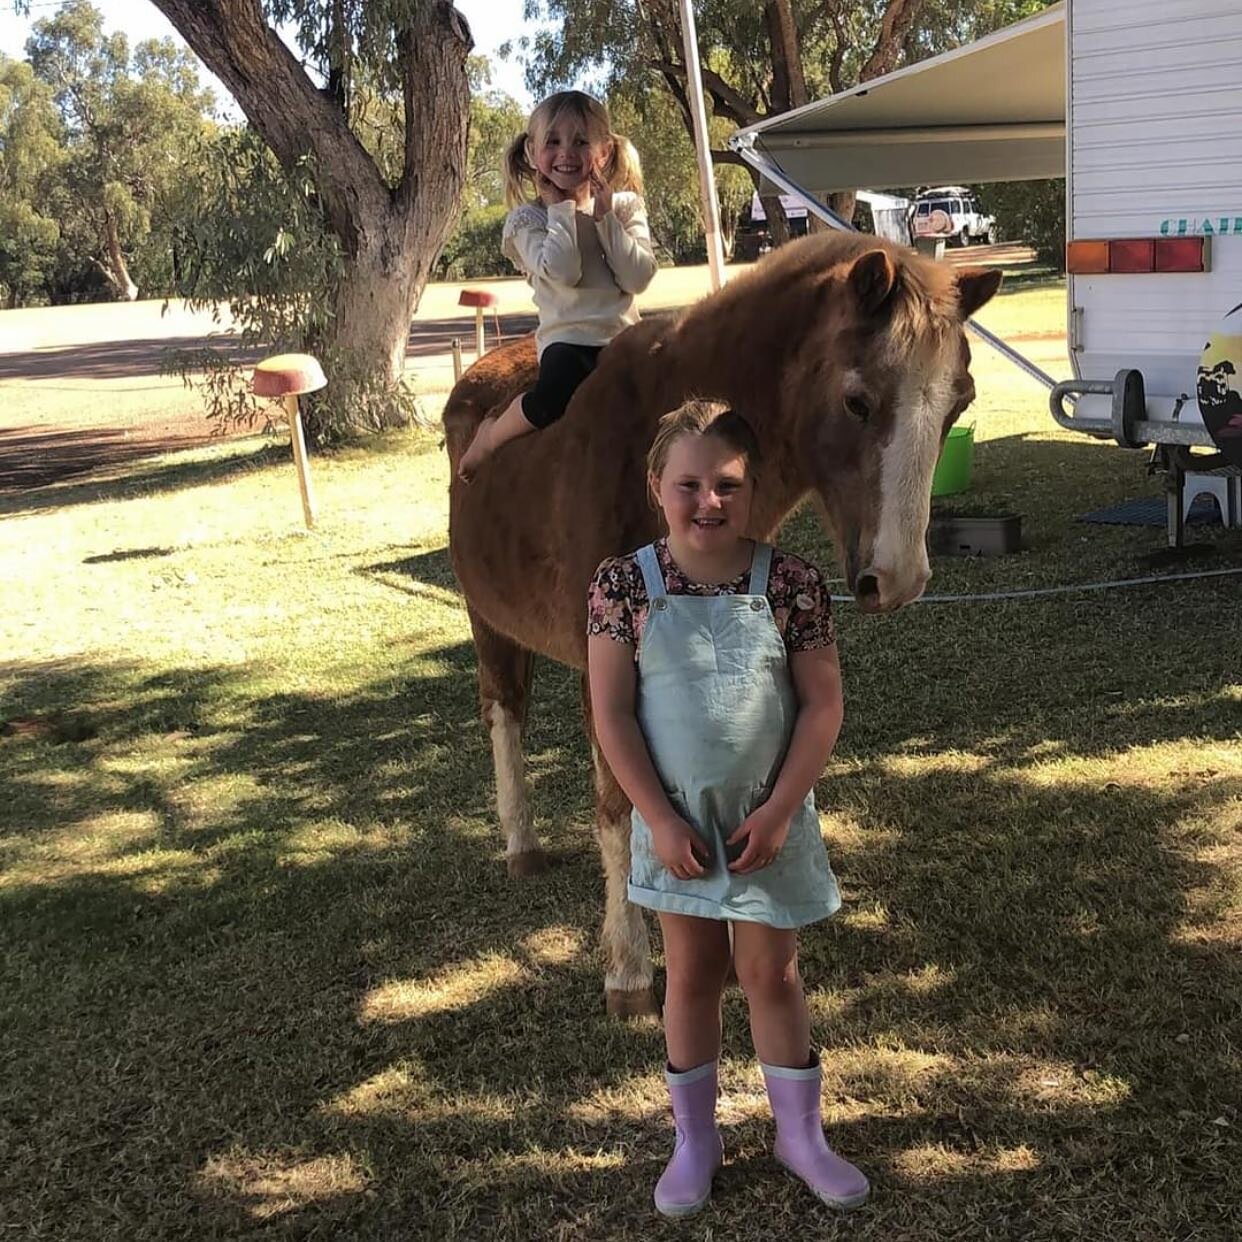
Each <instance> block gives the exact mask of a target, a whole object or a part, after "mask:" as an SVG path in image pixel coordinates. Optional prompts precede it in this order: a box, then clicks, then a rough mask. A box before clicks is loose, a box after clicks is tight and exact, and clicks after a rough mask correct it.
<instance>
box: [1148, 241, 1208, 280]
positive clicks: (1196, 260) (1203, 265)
mask: <svg viewBox="0 0 1242 1242" xmlns="http://www.w3.org/2000/svg"><path fill="white" fill-rule="evenodd" d="M1155 270H1156V271H1157V272H1206V271H1207V270H1208V251H1207V239H1206V238H1203V237H1162V238H1160V240H1159V241H1157V242H1156V268H1155Z"/></svg>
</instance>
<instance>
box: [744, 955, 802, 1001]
mask: <svg viewBox="0 0 1242 1242" xmlns="http://www.w3.org/2000/svg"><path fill="white" fill-rule="evenodd" d="M772 949H775V950H776V951H772ZM734 968H735V969H736V971H737V981H738V983H739V984H740V985H741V988H742V991H743V992H745V993H746V996H747V998H749V999H754V998H757V997H772V996H781V995H785V994H788V993H791V992H795V991H798V992H800V991H801V990H802V976H801V974H800V973H799V972H798V957H797V954H796V953H791V952H785V951H782V950H781V949H780V948H779V947H778V946H772V947H771V949H769V950H768V951H763V950H758V951H756V950H755V949H753V948H750V949H746V948H742V947H741V946H739V951H738V952H736V954H735V956H734Z"/></svg>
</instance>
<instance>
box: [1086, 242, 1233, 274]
mask: <svg viewBox="0 0 1242 1242" xmlns="http://www.w3.org/2000/svg"><path fill="white" fill-rule="evenodd" d="M1209 255H1210V251H1209V250H1208V245H1207V238H1206V237H1126V238H1116V239H1113V240H1110V241H1072V242H1069V243H1068V244H1067V245H1066V247H1065V270H1066V271H1067V272H1069V273H1071V275H1074V276H1101V275H1104V274H1105V273H1107V272H1206V271H1208V270H1209V264H1208V259H1209Z"/></svg>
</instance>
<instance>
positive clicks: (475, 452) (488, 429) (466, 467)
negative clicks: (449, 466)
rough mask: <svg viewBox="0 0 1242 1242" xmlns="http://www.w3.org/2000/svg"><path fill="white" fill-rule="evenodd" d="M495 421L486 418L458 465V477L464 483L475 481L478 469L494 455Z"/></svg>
mask: <svg viewBox="0 0 1242 1242" xmlns="http://www.w3.org/2000/svg"><path fill="white" fill-rule="evenodd" d="M494 423H495V419H491V418H486V419H484V420H483V422H481V423H480V424H479V429H478V431H476V432H475V433H474V439H473V440H471V441H470V446H469V448H467V449H466V451H465V452H464V453H463V454H462V455H461V461H459V462H458V463H457V477H458V478H459V479H460V480H461V481H462V482H463V483H469V482H471V480H473V478H474V476H475V472H476V471H477V470H478V468H479V467H480V466H481V465H482V464H483V463H484V462H485V461H486V460H487V459H488V458H489V457H490V456H491V455H492V427H493V425H494Z"/></svg>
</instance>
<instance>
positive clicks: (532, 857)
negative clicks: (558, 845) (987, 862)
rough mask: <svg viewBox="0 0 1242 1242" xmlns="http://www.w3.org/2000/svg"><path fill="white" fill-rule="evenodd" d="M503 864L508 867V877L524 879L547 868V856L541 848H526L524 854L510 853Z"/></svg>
mask: <svg viewBox="0 0 1242 1242" xmlns="http://www.w3.org/2000/svg"><path fill="white" fill-rule="evenodd" d="M505 865H506V866H507V867H508V868H509V879H511V880H525V879H526V878H527V877H528V876H532V875H538V874H539V873H540V872H541V871H546V870H547V869H548V856H547V855H546V854H545V853H544V852H543V850H527V851H526V852H525V853H524V854H510V855H509V856H508V858H506V859H505Z"/></svg>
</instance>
